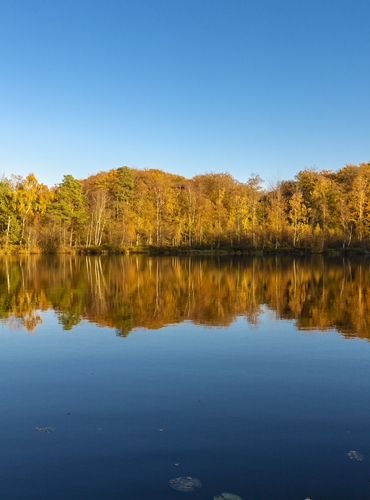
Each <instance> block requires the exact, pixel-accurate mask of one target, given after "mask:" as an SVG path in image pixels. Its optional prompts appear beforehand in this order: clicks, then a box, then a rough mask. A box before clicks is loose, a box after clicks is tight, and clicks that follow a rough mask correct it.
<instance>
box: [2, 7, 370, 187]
mask: <svg viewBox="0 0 370 500" xmlns="http://www.w3.org/2000/svg"><path fill="white" fill-rule="evenodd" d="M369 25H370V1H369V0H348V1H347V0H150V1H149V0H120V1H118V0H100V1H96V0H52V1H51V0H1V1H0V162H1V165H0V174H2V173H4V174H5V176H7V177H9V176H10V175H11V174H20V175H23V176H25V175H27V174H28V173H30V172H34V173H35V175H36V177H37V178H38V180H39V181H40V182H43V183H45V184H48V185H49V186H52V185H53V184H56V183H59V182H60V181H61V180H62V177H63V175H64V174H72V175H74V176H75V177H77V178H85V177H87V176H88V175H90V174H94V173H97V172H99V171H102V170H110V169H112V168H117V167H119V166H122V165H128V166H129V167H136V168H158V169H161V170H164V171H166V172H172V173H178V174H181V175H184V176H186V177H192V176H194V175H196V174H201V173H205V172H211V171H213V172H226V171H227V172H230V173H231V174H232V175H233V177H235V178H236V179H238V180H239V181H246V180H247V179H248V178H249V177H250V175H251V174H252V173H258V174H260V175H261V177H262V178H263V179H265V180H266V181H268V180H272V179H274V178H277V177H280V178H281V179H293V178H294V176H295V175H296V174H297V173H298V172H299V171H300V170H302V169H303V168H305V167H313V166H316V167H317V168H318V169H319V170H321V169H331V170H338V169H339V168H341V167H343V166H344V165H345V164H347V163H352V164H359V163H361V162H368V161H369V160H370V29H369Z"/></svg>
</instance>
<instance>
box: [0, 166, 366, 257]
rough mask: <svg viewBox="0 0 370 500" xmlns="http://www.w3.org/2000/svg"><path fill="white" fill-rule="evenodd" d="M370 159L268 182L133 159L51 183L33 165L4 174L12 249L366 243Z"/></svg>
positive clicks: (5, 227)
mask: <svg viewBox="0 0 370 500" xmlns="http://www.w3.org/2000/svg"><path fill="white" fill-rule="evenodd" d="M369 243H370V162H369V163H362V164H360V165H346V166H345V167H343V168H341V169H340V170H338V171H337V172H333V171H331V170H321V171H318V170H316V169H312V168H310V169H304V170H301V171H300V172H299V173H298V174H297V175H296V176H295V178H294V180H289V181H284V180H280V179H277V180H275V181H274V182H271V183H270V185H269V186H268V187H267V188H266V187H263V180H262V179H261V178H260V176H259V175H252V176H251V177H250V178H249V180H248V181H247V182H239V181H237V180H236V179H234V178H233V177H232V176H231V175H230V174H229V173H227V172H225V173H213V172H211V173H206V174H201V175H196V176H195V177H193V178H191V179H188V178H185V177H183V176H180V175H174V174H170V173H166V172H163V171H161V170H157V169H145V170H139V169H135V168H129V167H120V168H117V169H111V170H109V171H107V172H99V173H98V174H96V175H91V176H89V177H88V178H86V179H82V180H80V179H76V178H75V177H74V176H73V175H70V174H68V175H65V176H64V177H63V180H62V182H61V183H60V184H58V185H56V186H54V187H52V188H49V187H48V186H46V185H44V184H42V183H40V182H39V181H38V180H37V179H36V177H35V175H34V174H33V173H30V174H29V175H27V176H26V177H25V178H23V177H21V176H18V175H13V176H12V177H11V178H10V179H8V178H6V177H3V178H2V179H1V180H0V248H1V249H2V251H3V252H70V251H73V250H77V249H79V250H81V249H99V248H104V249H108V250H116V251H119V250H125V249H128V248H131V249H135V248H136V249H139V248H142V247H148V246H149V247H154V248H155V247H158V248H200V249H202V248H203V249H204V248H212V249H222V248H228V249H234V250H250V251H261V250H262V251H263V250H279V249H280V250H281V249H292V250H295V249H296V250H306V251H307V250H308V251H312V252H322V251H325V250H326V249H327V248H342V249H350V248H358V249H362V250H366V249H367V248H368V247H369Z"/></svg>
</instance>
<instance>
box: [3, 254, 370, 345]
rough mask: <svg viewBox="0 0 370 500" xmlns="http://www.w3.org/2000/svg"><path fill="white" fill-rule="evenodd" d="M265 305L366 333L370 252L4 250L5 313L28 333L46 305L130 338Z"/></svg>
mask: <svg viewBox="0 0 370 500" xmlns="http://www.w3.org/2000/svg"><path fill="white" fill-rule="evenodd" d="M263 306H264V307H263ZM265 307H267V308H268V309H269V310H271V311H273V312H274V314H275V315H276V317H277V318H279V319H288V320H295V322H296V326H297V328H298V329H299V330H313V329H318V330H322V331H325V330H329V329H336V330H337V331H338V332H340V333H341V334H342V335H343V336H344V337H346V338H351V337H360V338H366V339H369V338H370V329H369V318H370V314H369V311H370V278H369V266H368V262H367V259H366V257H363V258H356V259H349V258H324V257H322V256H321V255H320V256H319V255H317V256H313V257H309V258H303V257H302V258H296V257H254V258H245V257H222V258H221V257H213V258H211V257H207V258H206V257H194V256H192V257H178V256H171V257H149V256H140V255H130V256H73V255H62V256H24V257H12V256H2V257H1V266H0V318H1V321H2V322H5V323H7V324H9V325H10V326H11V327H12V328H20V327H22V328H23V327H24V328H25V329H26V330H27V331H28V332H29V333H32V332H33V331H34V330H35V328H36V327H37V325H38V324H39V323H40V322H41V321H42V315H41V312H42V311H46V310H48V309H53V310H54V311H55V312H56V314H57V316H58V320H59V323H60V324H61V325H62V326H63V328H64V329H66V330H70V329H72V328H73V326H75V325H77V324H78V323H79V322H80V321H81V320H83V319H84V320H88V321H90V322H93V323H95V324H97V325H98V326H108V327H111V328H115V329H116V332H117V334H118V335H120V336H126V335H128V334H129V333H130V331H131V330H132V329H133V328H147V329H157V328H161V327H162V326H165V325H168V324H173V323H180V322H183V321H192V322H193V323H195V324H200V325H206V326H209V327H212V326H225V327H227V326H228V325H230V324H231V323H232V322H233V321H235V319H236V318H237V317H241V316H242V317H244V318H245V319H246V320H247V321H248V322H249V323H251V324H253V325H256V326H257V325H258V321H259V318H260V317H261V315H262V313H263V310H264V308H265Z"/></svg>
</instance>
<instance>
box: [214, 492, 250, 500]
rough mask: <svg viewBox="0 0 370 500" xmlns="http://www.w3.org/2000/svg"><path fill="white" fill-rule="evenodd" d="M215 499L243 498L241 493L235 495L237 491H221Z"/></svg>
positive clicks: (238, 499)
mask: <svg viewBox="0 0 370 500" xmlns="http://www.w3.org/2000/svg"><path fill="white" fill-rule="evenodd" d="M213 498H214V500H222V499H223V498H225V499H227V500H243V499H242V498H240V496H239V495H235V493H227V492H225V493H220V494H219V495H216V496H215V497H213Z"/></svg>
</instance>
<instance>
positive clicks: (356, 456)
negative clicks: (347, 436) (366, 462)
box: [348, 450, 365, 462]
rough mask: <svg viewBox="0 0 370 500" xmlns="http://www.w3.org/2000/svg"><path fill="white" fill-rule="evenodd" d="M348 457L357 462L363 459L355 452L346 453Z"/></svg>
mask: <svg viewBox="0 0 370 500" xmlns="http://www.w3.org/2000/svg"><path fill="white" fill-rule="evenodd" d="M348 456H349V458H350V459H351V460H352V459H353V458H354V459H355V460H357V462H362V461H363V459H364V458H365V457H364V456H363V455H362V454H361V453H359V452H358V451H355V450H351V451H350V452H349V453H348Z"/></svg>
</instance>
